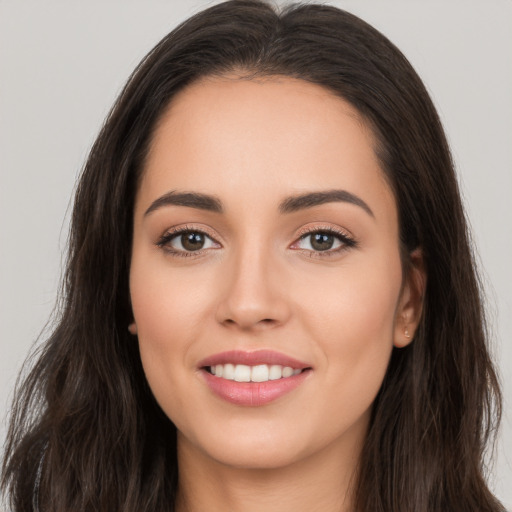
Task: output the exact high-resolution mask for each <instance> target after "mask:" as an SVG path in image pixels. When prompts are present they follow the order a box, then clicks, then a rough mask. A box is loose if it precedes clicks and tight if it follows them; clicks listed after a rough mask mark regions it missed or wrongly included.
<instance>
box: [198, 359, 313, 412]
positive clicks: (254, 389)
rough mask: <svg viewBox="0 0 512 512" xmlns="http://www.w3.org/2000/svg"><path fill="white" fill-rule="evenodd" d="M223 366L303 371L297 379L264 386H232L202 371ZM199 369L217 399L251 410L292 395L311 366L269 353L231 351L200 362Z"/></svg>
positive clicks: (287, 379)
mask: <svg viewBox="0 0 512 512" xmlns="http://www.w3.org/2000/svg"><path fill="white" fill-rule="evenodd" d="M227 363H231V364H235V365H236V364H246V365H248V366H256V365H258V364H268V365H272V364H278V365H281V366H290V367H291V368H294V369H301V370H303V371H302V372H301V373H299V374H298V375H292V376H291V377H286V378H282V379H278V380H269V381H267V382H236V381H233V380H228V379H223V378H222V377H216V376H215V375H212V374H211V373H210V372H208V371H207V370H206V367H209V366H215V365H217V364H227ZM199 366H200V371H201V375H202V377H203V378H204V380H205V382H206V384H207V385H208V387H209V388H210V390H211V391H212V392H213V393H215V394H216V395H217V396H218V397H220V398H222V399H224V400H226V401H227V402H230V403H232V404H235V405H243V406H252V407H256V406H261V405H265V404H267V403H270V402H273V401H274V400H277V399H278V398H280V397H282V396H283V395H285V394H287V393H289V392H291V391H293V390H294V389H295V388H297V387H298V386H299V385H300V384H301V383H302V382H303V381H304V379H306V378H307V377H308V375H309V374H310V373H311V365H308V364H306V363H303V362H302V361H299V360H297V359H294V358H292V357H289V356H286V355H284V354H281V353H279V352H274V351H271V350H258V351H255V352H243V351H239V350H233V351H229V352H222V353H220V354H216V355H213V356H211V357H208V358H206V359H204V360H203V361H201V363H200V364H199Z"/></svg>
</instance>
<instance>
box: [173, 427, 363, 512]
mask: <svg viewBox="0 0 512 512" xmlns="http://www.w3.org/2000/svg"><path fill="white" fill-rule="evenodd" d="M362 442H363V440H360V442H359V443H357V445H354V444H352V445H351V446H350V447H349V449H346V450H340V447H339V446H331V445H328V446H326V447H325V448H324V450H322V451H321V452H317V453H315V454H314V455H311V456H310V457H307V458H304V459H301V460H300V461H296V462H293V463H290V464H288V465H285V466H282V467H273V468H264V469H261V468H239V467H232V466H227V465H225V464H222V463H220V462H218V461H215V460H213V459H211V458H209V457H208V455H206V454H205V453H204V452H200V451H199V450H197V449H196V447H195V446H193V445H192V444H191V443H189V442H188V440H186V439H183V436H180V435H179V434H178V463H179V475H180V477H179V488H178V499H177V503H176V510H177V512H203V511H204V510H208V511H209V512H226V511H230V512H261V511H262V510H264V511H265V512H277V511H279V512H283V511H293V512H301V511H311V510H321V511H322V512H350V511H352V510H353V500H352V494H353V489H354V484H355V482H356V479H357V465H358V461H359V458H360V454H361V449H362Z"/></svg>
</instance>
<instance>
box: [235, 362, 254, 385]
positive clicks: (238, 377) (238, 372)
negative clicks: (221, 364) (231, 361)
mask: <svg viewBox="0 0 512 512" xmlns="http://www.w3.org/2000/svg"><path fill="white" fill-rule="evenodd" d="M234 380H235V381H236V382H251V367H250V366H247V365H245V364H237V365H236V366H235V378H234Z"/></svg>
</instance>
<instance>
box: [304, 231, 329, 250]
mask: <svg viewBox="0 0 512 512" xmlns="http://www.w3.org/2000/svg"><path fill="white" fill-rule="evenodd" d="M309 236H310V237H311V247H312V248H313V249H314V250H315V251H327V250H329V249H332V247H333V245H334V236H333V235H331V234H330V233H314V234H312V235H309Z"/></svg>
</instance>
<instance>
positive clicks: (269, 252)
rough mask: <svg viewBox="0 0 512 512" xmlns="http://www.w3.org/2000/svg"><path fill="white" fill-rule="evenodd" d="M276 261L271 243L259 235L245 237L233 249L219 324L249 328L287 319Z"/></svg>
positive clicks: (285, 303)
mask: <svg viewBox="0 0 512 512" xmlns="http://www.w3.org/2000/svg"><path fill="white" fill-rule="evenodd" d="M277 260H278V258H277V255H276V253H275V250H274V247H273V246H272V243H271V242H270V241H268V240H264V237H263V236H262V235H261V234H260V235H258V234H255V233H252V234H250V235H247V236H245V237H244V239H243V240H241V241H240V243H239V244H237V247H236V248H233V251H232V252H231V254H230V257H229V258H228V259H227V261H226V267H225V271H226V275H225V284H226V286H225V289H224V293H223V296H222V297H221V299H220V304H219V309H218V314H219V321H221V322H222V323H224V324H236V325H238V326H239V327H240V328H243V329H248V328H252V327H256V326H263V325H267V326H268V325H276V324H281V323H283V322H284V321H285V320H286V319H287V318H288V315H289V307H288V304H287V301H286V296H285V293H284V289H283V287H282V283H280V281H281V279H280V278H279V275H280V272H279V268H278V267H279V262H278V261H277ZM281 274H282V273H281Z"/></svg>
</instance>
